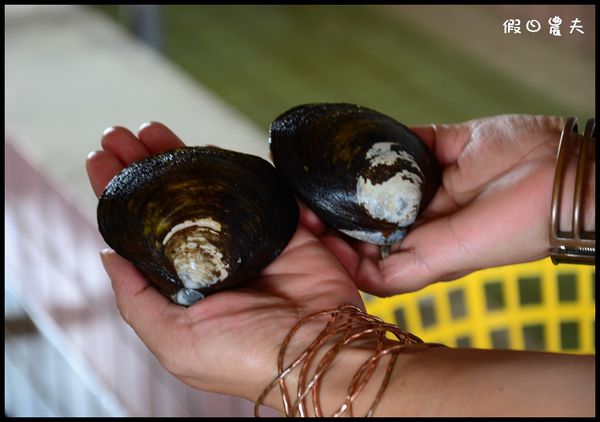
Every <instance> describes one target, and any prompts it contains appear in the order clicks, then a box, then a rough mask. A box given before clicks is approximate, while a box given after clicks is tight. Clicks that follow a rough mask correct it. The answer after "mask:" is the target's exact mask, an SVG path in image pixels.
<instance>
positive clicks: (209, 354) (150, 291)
mask: <svg viewBox="0 0 600 422" xmlns="http://www.w3.org/2000/svg"><path fill="white" fill-rule="evenodd" d="M101 144H102V150H101V151H96V152H93V153H91V154H90V155H89V156H88V159H87V162H86V168H87V172H88V176H89V179H90V183H91V185H92V188H93V190H94V192H95V193H96V195H97V196H99V195H100V194H101V193H102V191H103V190H104V188H105V186H106V184H107V183H108V182H109V181H110V180H111V178H112V177H113V176H114V175H116V174H117V173H118V172H119V171H120V170H121V169H123V168H124V167H125V166H127V165H128V164H130V163H132V162H133V161H136V160H140V159H143V158H145V157H147V156H149V155H152V154H157V153H160V152H162V151H165V150H168V149H172V148H176V147H181V146H183V142H181V140H179V138H178V137H177V136H176V135H175V134H173V133H172V132H171V131H170V130H169V129H168V128H167V127H165V126H164V125H162V124H160V123H151V124H147V125H144V126H142V128H140V131H139V133H138V134H137V136H136V135H134V134H133V133H131V132H130V131H128V130H127V129H125V128H122V127H114V128H110V129H108V130H107V131H106V132H105V133H104V136H103V137H102V142H101ZM102 261H103V263H104V266H105V268H106V271H107V273H108V275H109V276H110V279H111V281H112V287H113V289H114V292H115V295H116V302H117V306H118V308H119V311H120V312H121V315H122V316H123V318H124V319H125V321H127V323H129V324H130V325H131V327H132V328H133V329H134V330H135V332H136V333H137V334H138V336H139V337H140V338H141V340H142V341H143V342H144V343H145V344H146V346H147V347H148V348H149V349H150V350H151V351H152V352H153V353H154V354H155V355H156V357H157V358H158V359H159V361H160V362H161V364H162V365H163V366H164V367H165V368H166V369H167V370H168V371H169V372H171V373H172V374H173V375H175V376H176V377H178V378H179V379H180V380H181V381H183V382H185V383H186V384H189V385H191V386H193V387H196V388H198V389H201V390H206V391H212V392H218V393H225V394H231V395H237V396H241V397H245V398H247V399H249V400H252V401H253V400H255V399H256V398H257V397H258V395H259V394H260V393H261V391H262V389H263V388H265V387H266V386H267V385H268V384H269V383H270V382H271V381H272V379H273V378H274V377H275V376H276V375H277V373H276V364H277V353H278V351H279V346H280V343H281V341H282V340H283V338H284V337H285V335H286V334H287V333H288V331H289V330H290V329H291V328H292V326H293V325H294V324H295V323H296V322H298V321H299V320H300V319H302V318H303V317H305V316H307V315H308V314H312V313H314V312H317V311H321V310H323V309H330V308H336V307H337V306H339V305H341V304H344V303H349V304H354V305H357V306H359V307H363V304H362V301H361V298H360V295H359V293H358V291H357V289H356V287H355V285H354V283H353V282H352V280H351V279H350V278H349V276H348V274H347V273H346V271H345V270H344V268H343V267H342V266H341V265H340V263H339V262H338V261H337V260H336V258H335V257H334V256H333V255H332V254H331V253H330V252H329V251H328V250H327V248H326V247H324V246H323V245H322V244H321V243H320V242H319V241H318V240H317V238H316V237H315V236H313V235H312V234H311V233H310V232H309V231H308V230H306V229H305V228H304V227H303V226H302V225H299V226H298V229H297V231H296V233H295V235H294V237H293V238H292V239H291V241H290V243H289V244H288V245H287V247H286V249H285V250H284V251H283V252H282V254H281V255H280V256H279V257H278V258H277V259H276V260H275V261H274V262H273V263H272V264H271V265H269V266H268V267H266V268H265V269H264V270H263V271H262V273H261V274H260V276H259V277H257V278H256V279H255V280H253V281H252V282H251V283H249V284H247V285H246V286H244V287H242V288H239V289H236V290H232V291H225V292H219V293H216V294H214V295H211V296H208V297H206V298H204V299H202V300H200V301H199V302H197V303H196V304H194V305H192V306H190V307H188V308H185V307H183V306H179V305H176V304H174V303H172V302H171V301H170V300H168V299H167V298H166V297H164V296H162V295H161V294H160V293H159V292H158V290H156V289H154V288H153V287H151V286H150V285H149V283H148V281H147V280H146V279H145V278H144V277H143V276H142V274H141V273H140V272H138V270H137V269H136V268H135V267H134V266H133V265H132V264H131V263H130V262H128V261H127V260H125V259H124V258H122V257H120V256H118V255H117V254H116V253H115V252H114V251H110V250H109V251H104V252H103V253H102ZM315 329H318V330H320V329H322V327H315ZM307 335H309V333H307ZM302 347H306V343H305V344H303V345H302ZM267 403H268V400H267Z"/></svg>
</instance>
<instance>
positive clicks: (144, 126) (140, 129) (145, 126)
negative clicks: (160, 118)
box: [138, 121, 154, 132]
mask: <svg viewBox="0 0 600 422" xmlns="http://www.w3.org/2000/svg"><path fill="white" fill-rule="evenodd" d="M152 123H154V122H151V121H150V122H145V123H142V125H141V126H140V128H139V129H138V132H141V131H142V130H144V129H146V128H147V127H148V126H150V125H151V124H152Z"/></svg>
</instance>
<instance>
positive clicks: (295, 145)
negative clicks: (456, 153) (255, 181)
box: [269, 103, 440, 251]
mask: <svg viewBox="0 0 600 422" xmlns="http://www.w3.org/2000/svg"><path fill="white" fill-rule="evenodd" d="M269 142H270V149H271V154H272V157H273V163H274V164H275V167H276V168H277V169H278V170H279V171H280V172H282V173H283V174H284V176H285V177H286V178H287V180H288V181H289V182H290V183H291V185H292V186H293V188H294V190H295V193H296V194H297V195H298V197H299V198H300V199H302V200H303V201H304V202H305V203H306V204H307V206H309V207H310V208H311V209H312V210H314V211H315V212H316V214H317V215H319V216H320V217H321V218H322V219H323V220H324V221H325V222H326V223H327V224H328V225H330V226H332V227H334V228H336V229H338V230H340V231H342V232H343V233H345V234H347V235H349V236H351V237H353V238H356V239H360V240H363V241H366V242H369V243H374V244H377V245H386V246H385V247H386V248H389V245H391V244H393V243H395V242H398V241H400V240H401V239H402V238H403V237H404V236H405V234H406V232H407V230H408V229H409V228H410V226H411V225H412V224H413V223H414V222H415V220H416V219H417V216H418V215H419V213H420V211H422V210H423V208H424V207H426V206H427V204H428V203H429V202H430V201H431V199H432V198H433V196H434V195H435V193H436V191H437V189H438V187H439V185H440V168H439V164H438V162H437V161H436V159H435V157H434V155H433V154H432V152H431V151H430V150H429V148H428V147H427V145H426V144H425V143H424V142H423V141H422V140H421V139H420V138H419V137H418V136H417V135H416V134H415V133H414V132H413V131H411V130H410V129H408V128H407V127H406V126H405V125H403V124H401V123H399V122H398V121H396V120H394V119H392V118H391V117H388V116H386V115H384V114H382V113H379V112H377V111H374V110H371V109H368V108H366V107H361V106H357V105H353V104H345V103H316V104H306V105H301V106H297V107H294V108H292V109H290V110H288V111H287V112H285V113H283V114H282V115H280V116H279V117H278V118H277V119H275V120H274V121H273V122H272V124H271V127H270V139H269ZM383 249H384V248H382V251H383Z"/></svg>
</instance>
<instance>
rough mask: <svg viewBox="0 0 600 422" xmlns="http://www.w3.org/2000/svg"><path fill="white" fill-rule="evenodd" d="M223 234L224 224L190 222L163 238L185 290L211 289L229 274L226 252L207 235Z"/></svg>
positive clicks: (174, 229)
mask: <svg viewBox="0 0 600 422" xmlns="http://www.w3.org/2000/svg"><path fill="white" fill-rule="evenodd" d="M220 231H221V224H219V223H218V222H217V221H214V220H213V219H211V218H203V219H197V220H188V221H185V222H183V223H180V224H177V225H176V226H174V227H173V228H172V229H171V230H170V231H169V233H168V234H167V235H166V236H165V238H164V239H163V245H165V253H166V255H167V256H168V257H169V259H171V261H172V263H173V267H174V268H175V271H176V272H177V275H178V276H179V279H180V280H181V282H182V283H183V285H184V286H185V287H186V288H188V289H198V288H203V287H208V286H211V285H213V284H215V283H217V282H219V281H221V280H224V279H225V278H226V277H227V276H228V275H229V272H228V270H229V265H228V264H227V263H226V262H225V261H224V260H223V253H222V252H221V251H220V250H219V248H218V247H216V246H215V245H213V244H212V243H210V241H209V240H208V239H207V235H208V234H212V235H215V234H218V233H220ZM208 237H210V236H208Z"/></svg>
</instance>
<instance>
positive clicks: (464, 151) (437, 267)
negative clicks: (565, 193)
mask: <svg viewBox="0 0 600 422" xmlns="http://www.w3.org/2000/svg"><path fill="white" fill-rule="evenodd" d="M563 126H564V121H563V119H562V118H559V117H545V116H525V115H504V116H496V117H490V118H484V119H477V120H471V121H468V122H465V123H462V124H455V125H437V126H424V127H416V128H412V129H413V130H414V131H415V132H416V133H417V134H418V135H419V136H420V137H421V138H422V139H423V140H424V141H425V142H426V143H427V144H428V145H429V147H430V148H431V149H432V151H433V152H434V154H435V155H436V157H437V159H438V161H439V162H440V164H441V166H442V168H443V175H442V179H443V180H442V186H441V187H440V189H439V190H438V192H437V194H436V196H435V197H434V199H433V200H432V202H431V203H430V204H429V206H428V207H427V208H426V210H425V211H424V212H423V214H422V216H421V218H420V221H418V222H417V224H416V225H415V227H414V228H413V229H412V230H411V231H410V232H409V233H408V235H407V236H406V238H405V239H404V240H403V241H402V242H401V243H400V244H399V245H397V246H395V247H394V248H393V249H392V254H391V255H390V256H389V257H387V258H386V259H384V260H383V261H382V260H380V257H379V249H378V247H376V246H374V245H368V244H366V243H364V242H357V241H353V240H349V239H348V238H347V237H345V236H341V235H340V234H338V233H337V232H333V231H331V230H327V229H326V228H325V226H324V225H323V223H322V222H320V221H319V219H318V218H317V217H316V216H315V215H314V214H311V213H304V215H303V216H302V221H303V223H304V225H305V226H306V227H308V228H310V230H311V231H312V232H313V234H315V235H316V236H318V237H319V238H320V239H321V241H322V242H323V243H324V244H325V245H327V246H328V247H329V249H330V250H331V251H332V252H333V253H334V254H335V255H336V256H337V257H338V259H339V260H340V262H342V264H343V265H344V266H345V268H346V269H347V271H348V273H349V274H350V275H351V276H352V277H353V278H354V281H355V282H356V285H357V286H358V287H359V288H360V289H361V290H363V291H365V292H369V293H372V294H375V295H378V296H390V295H394V294H399V293H403V292H409V291H414V290H418V289H420V288H422V287H425V286H426V285H428V284H430V283H433V282H436V281H441V280H452V279H456V278H459V277H461V276H463V275H466V274H468V273H470V272H472V271H475V270H478V269H482V268H488V267H494V266H499V265H506V264H513V263H519V262H527V261H533V260H536V259H541V258H543V257H545V256H548V251H549V226H550V204H551V197H552V185H553V178H554V169H555V164H556V154H557V150H558V142H559V139H560V133H561V131H562V128H563Z"/></svg>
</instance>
